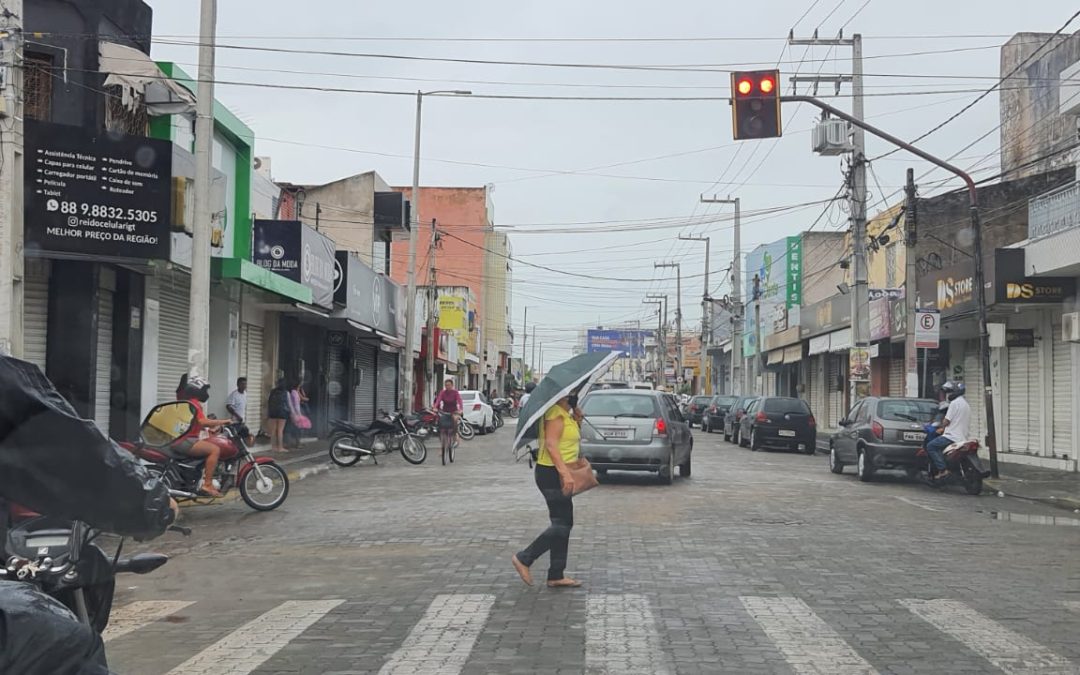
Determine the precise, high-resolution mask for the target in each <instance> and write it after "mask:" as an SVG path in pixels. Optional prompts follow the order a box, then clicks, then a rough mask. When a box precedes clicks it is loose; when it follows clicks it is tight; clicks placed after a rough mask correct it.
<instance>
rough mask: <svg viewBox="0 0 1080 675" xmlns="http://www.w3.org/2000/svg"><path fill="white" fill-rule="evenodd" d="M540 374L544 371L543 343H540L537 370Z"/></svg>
mask: <svg viewBox="0 0 1080 675" xmlns="http://www.w3.org/2000/svg"><path fill="white" fill-rule="evenodd" d="M537 372H538V373H540V374H543V372H544V343H543V342H541V343H540V370H538V371H537Z"/></svg>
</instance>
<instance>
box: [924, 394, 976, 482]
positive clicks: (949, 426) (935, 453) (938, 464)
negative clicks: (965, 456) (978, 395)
mask: <svg viewBox="0 0 1080 675" xmlns="http://www.w3.org/2000/svg"><path fill="white" fill-rule="evenodd" d="M941 391H942V393H944V394H945V397H946V400H948V401H949V408H948V410H946V411H945V420H944V421H943V422H942V423H941V426H940V427H939V428H938V433H939V434H941V435H940V436H938V437H937V438H934V439H933V440H931V441H930V442H929V443H927V444H926V454H928V455H929V456H930V462H931V464H933V473H932V474H931V476H930V477H931V478H933V479H935V480H936V479H941V478H947V477H948V476H949V470H948V468H946V464H945V448H947V447H949V446H950V445H952V444H953V443H963V442H965V441H967V440H968V437H969V435H970V428H971V406H970V405H968V402H967V399H966V398H965V397H964V394H965V393H966V392H967V388H966V387H965V386H964V383H963V382H946V383H945V384H943V385H941Z"/></svg>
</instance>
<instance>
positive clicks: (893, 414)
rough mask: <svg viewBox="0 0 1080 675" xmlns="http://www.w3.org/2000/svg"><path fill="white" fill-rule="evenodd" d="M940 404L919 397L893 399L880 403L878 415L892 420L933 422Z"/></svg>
mask: <svg viewBox="0 0 1080 675" xmlns="http://www.w3.org/2000/svg"><path fill="white" fill-rule="evenodd" d="M937 409H938V404H937V403H934V402H933V401H924V400H918V399H892V400H887V401H882V402H881V403H879V404H878V409H877V416H878V417H880V418H881V419H883V420H889V421H892V422H931V421H933V419H934V416H935V415H937Z"/></svg>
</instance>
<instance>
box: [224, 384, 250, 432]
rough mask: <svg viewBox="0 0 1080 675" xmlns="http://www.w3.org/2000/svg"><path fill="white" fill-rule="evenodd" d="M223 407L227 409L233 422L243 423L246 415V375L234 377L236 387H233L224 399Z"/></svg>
mask: <svg viewBox="0 0 1080 675" xmlns="http://www.w3.org/2000/svg"><path fill="white" fill-rule="evenodd" d="M225 409H226V410H228V411H229V415H230V416H232V419H233V421H234V422H239V423H240V424H243V423H244V419H245V418H246V417H247V378H246V377H238V378H237V379H236V389H233V390H232V393H230V394H229V397H228V398H227V399H225Z"/></svg>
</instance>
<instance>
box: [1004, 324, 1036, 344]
mask: <svg viewBox="0 0 1080 675" xmlns="http://www.w3.org/2000/svg"><path fill="white" fill-rule="evenodd" d="M1005 346H1006V347H1034V346H1035V330H1034V329H1032V328H1020V329H1014V328H1009V329H1006V331H1005Z"/></svg>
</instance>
